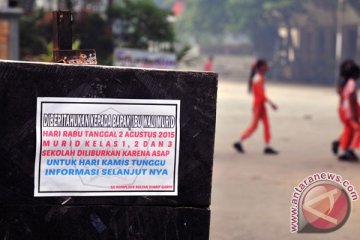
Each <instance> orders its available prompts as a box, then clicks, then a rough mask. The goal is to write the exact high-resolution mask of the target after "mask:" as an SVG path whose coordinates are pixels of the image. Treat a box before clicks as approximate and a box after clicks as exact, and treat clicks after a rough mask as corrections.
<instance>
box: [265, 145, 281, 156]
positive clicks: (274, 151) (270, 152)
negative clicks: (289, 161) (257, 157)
mask: <svg viewBox="0 0 360 240" xmlns="http://www.w3.org/2000/svg"><path fill="white" fill-rule="evenodd" d="M264 154H268V155H277V154H279V152H278V151H276V150H274V149H272V148H271V147H266V148H265V149H264Z"/></svg>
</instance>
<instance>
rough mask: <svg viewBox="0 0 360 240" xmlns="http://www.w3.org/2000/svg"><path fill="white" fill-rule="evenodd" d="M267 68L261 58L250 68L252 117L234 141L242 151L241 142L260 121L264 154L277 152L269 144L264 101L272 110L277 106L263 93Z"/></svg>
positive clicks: (241, 151) (235, 146) (239, 150)
mask: <svg viewBox="0 0 360 240" xmlns="http://www.w3.org/2000/svg"><path fill="white" fill-rule="evenodd" d="M268 70H269V66H268V64H267V62H266V61H265V60H263V59H260V60H257V61H256V62H255V63H254V65H253V66H252V69H251V74H250V78H249V91H250V92H252V93H253V97H254V102H253V119H252V122H251V124H250V126H249V127H248V128H247V129H246V130H245V132H243V134H242V135H241V137H240V141H238V142H236V143H234V148H235V149H236V150H237V151H238V152H240V153H244V152H245V151H244V148H243V147H242V143H243V141H244V140H246V139H247V138H249V137H250V136H251V135H252V134H253V132H254V131H255V130H256V128H257V126H258V124H259V122H260V121H261V122H262V123H263V126H264V141H265V149H264V154H278V151H276V150H274V149H273V148H272V147H271V146H270V140H271V133H270V124H269V119H268V114H267V110H266V103H268V104H269V105H270V106H271V107H272V108H273V109H274V110H277V106H276V105H275V104H274V103H273V102H272V101H271V100H270V99H269V98H268V97H267V96H266V94H265V88H264V84H265V81H266V80H265V74H266V73H267V71H268Z"/></svg>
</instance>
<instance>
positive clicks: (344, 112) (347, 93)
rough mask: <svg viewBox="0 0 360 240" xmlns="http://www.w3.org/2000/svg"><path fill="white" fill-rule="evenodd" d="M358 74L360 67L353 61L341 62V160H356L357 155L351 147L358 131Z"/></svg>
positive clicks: (339, 89) (334, 148)
mask: <svg viewBox="0 0 360 240" xmlns="http://www.w3.org/2000/svg"><path fill="white" fill-rule="evenodd" d="M359 76H360V68H359V66H357V65H356V64H355V62H354V61H352V60H347V61H344V62H343V63H342V64H341V66H340V78H341V81H340V83H339V86H338V92H339V96H340V105H339V116H340V120H341V122H342V124H343V132H342V134H341V136H340V141H339V143H338V144H339V152H338V154H339V155H338V159H339V160H343V161H357V160H358V157H357V156H356V154H355V152H354V151H353V149H352V144H353V142H354V137H355V134H356V133H357V131H359V105H358V101H357V90H356V81H357V80H358V78H359ZM334 144H335V146H334ZM336 145H337V143H336V142H335V143H333V151H334V153H337V146H336Z"/></svg>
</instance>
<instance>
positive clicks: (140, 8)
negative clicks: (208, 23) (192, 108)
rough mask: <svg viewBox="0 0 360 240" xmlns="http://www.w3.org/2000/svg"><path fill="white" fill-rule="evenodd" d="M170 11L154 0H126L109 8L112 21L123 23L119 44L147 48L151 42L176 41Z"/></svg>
mask: <svg viewBox="0 0 360 240" xmlns="http://www.w3.org/2000/svg"><path fill="white" fill-rule="evenodd" d="M169 15H170V12H169V11H167V10H164V9H161V8H159V7H157V6H156V5H155V4H154V2H153V1H152V0H124V1H121V2H120V3H119V2H118V3H117V4H115V3H114V4H113V7H111V8H109V10H108V16H109V19H110V21H111V22H112V23H113V22H114V21H119V22H120V23H121V33H120V34H119V40H120V41H119V44H120V45H121V46H123V47H131V48H140V49H147V48H148V47H149V44H150V42H158V43H161V42H167V43H170V45H171V44H172V43H173V42H174V41H175V32H174V28H173V25H172V24H171V23H170V22H169V21H168V16H169Z"/></svg>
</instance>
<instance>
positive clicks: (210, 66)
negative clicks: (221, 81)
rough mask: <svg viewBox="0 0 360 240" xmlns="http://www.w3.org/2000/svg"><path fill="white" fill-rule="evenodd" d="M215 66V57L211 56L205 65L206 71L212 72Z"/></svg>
mask: <svg viewBox="0 0 360 240" xmlns="http://www.w3.org/2000/svg"><path fill="white" fill-rule="evenodd" d="M213 67H214V57H213V56H209V57H208V59H207V60H206V63H205V65H204V71H205V72H211V71H212V70H213Z"/></svg>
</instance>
